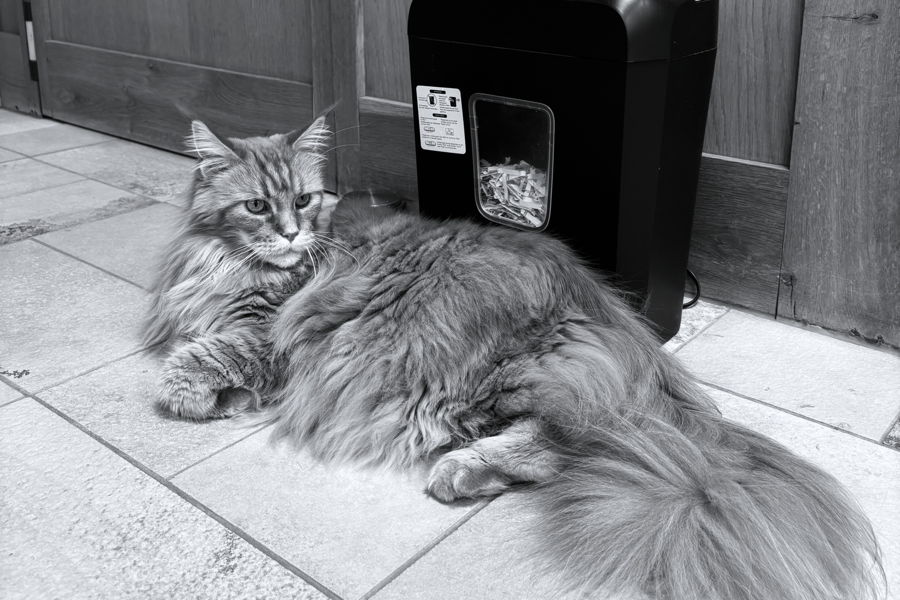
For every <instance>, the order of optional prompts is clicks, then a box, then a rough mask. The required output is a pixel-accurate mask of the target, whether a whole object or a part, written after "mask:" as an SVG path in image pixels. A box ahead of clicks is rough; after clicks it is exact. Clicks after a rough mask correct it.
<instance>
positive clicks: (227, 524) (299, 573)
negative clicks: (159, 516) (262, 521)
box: [31, 394, 342, 600]
mask: <svg viewBox="0 0 900 600" xmlns="http://www.w3.org/2000/svg"><path fill="white" fill-rule="evenodd" d="M31 398H32V399H33V400H34V401H36V402H37V403H39V404H40V405H42V406H43V407H44V408H46V409H48V410H49V411H51V412H53V413H54V414H56V415H57V416H58V417H60V418H62V419H63V420H65V421H67V422H68V423H69V424H70V425H72V426H73V427H75V428H77V429H79V430H80V431H81V432H82V433H85V434H86V435H88V436H90V437H91V438H93V439H94V440H95V441H97V442H99V443H100V444H102V445H103V446H105V447H106V448H107V449H108V450H111V451H112V452H113V453H114V454H116V455H117V456H119V457H120V458H122V459H124V460H125V461H126V462H128V463H130V464H131V465H132V466H134V467H136V468H137V469H139V470H140V471H142V472H143V473H144V474H145V475H148V476H149V477H151V478H152V479H154V480H155V481H156V482H157V483H159V484H160V485H162V486H163V487H165V488H167V489H168V490H169V491H170V492H173V493H174V494H175V495H176V496H178V497H180V498H181V499H182V500H185V501H186V502H187V503H188V504H191V505H192V506H194V508H197V509H198V510H200V511H201V512H202V513H204V514H205V515H206V516H208V517H210V518H211V519H213V520H214V521H216V522H217V523H219V525H221V526H222V527H224V528H225V529H227V530H228V531H230V532H232V533H233V534H235V535H237V536H238V537H240V538H241V539H243V540H244V541H245V542H247V543H248V544H250V545H251V546H253V547H254V548H256V549H257V550H258V551H259V552H262V553H263V554H264V555H265V556H267V557H269V558H270V559H272V560H274V561H275V562H276V563H278V564H279V565H281V566H282V567H283V568H285V569H286V570H287V571H289V572H290V573H292V574H293V575H295V576H296V577H299V578H300V579H302V580H303V581H305V582H306V583H308V584H310V585H311V586H313V587H314V588H316V589H317V590H319V591H320V592H322V593H323V594H325V595H326V596H328V597H329V598H332V599H333V600H342V598H341V597H340V596H338V595H337V594H336V593H334V592H333V591H331V590H330V589H328V588H327V587H325V585H323V584H322V583H319V582H318V581H317V580H316V579H315V578H313V577H312V576H310V575H308V574H307V573H305V572H304V571H303V570H301V569H299V568H298V567H296V566H294V565H293V564H292V563H290V562H289V561H288V560H287V559H285V558H284V557H282V556H281V555H280V554H278V553H277V552H275V551H274V550H272V549H271V548H269V547H268V546H266V545H265V544H263V543H261V542H259V541H258V540H257V539H256V538H254V537H253V536H252V535H250V534H249V533H247V532H246V531H244V530H243V529H241V528H240V527H238V526H237V525H235V524H234V523H232V522H231V521H229V520H228V519H226V518H225V517H223V516H222V515H220V514H218V513H217V512H215V511H213V510H212V509H211V508H209V507H208V506H206V505H205V504H203V503H202V502H200V501H199V500H197V499H196V498H194V497H193V496H191V495H190V494H189V493H187V492H186V491H184V490H183V489H181V488H179V487H178V486H176V485H175V484H173V483H172V482H170V481H169V480H167V479H166V478H165V477H163V476H162V475H160V474H159V473H157V472H156V471H154V470H153V469H151V468H149V467H148V466H146V465H144V464H143V463H141V462H140V461H138V460H137V459H135V458H134V457H132V456H130V455H128V454H126V453H125V452H124V451H122V450H121V449H119V448H117V447H116V446H114V445H112V444H111V443H109V442H108V441H106V440H105V439H103V438H102V437H100V436H99V435H97V434H96V433H94V432H93V431H91V430H90V429H88V428H87V427H85V426H84V425H82V424H81V423H79V422H78V421H76V420H75V419H73V418H72V417H70V416H69V415H67V414H65V413H64V412H62V411H60V410H59V409H57V408H55V407H54V406H52V405H51V404H49V403H47V402H45V401H44V400H42V399H41V398H39V397H38V396H37V395H34V394H31Z"/></svg>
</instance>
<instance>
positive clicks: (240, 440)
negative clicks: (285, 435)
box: [166, 425, 270, 481]
mask: <svg viewBox="0 0 900 600" xmlns="http://www.w3.org/2000/svg"><path fill="white" fill-rule="evenodd" d="M266 427H270V425H260V426H259V427H257V428H256V429H254V430H253V431H251V432H250V433H248V434H247V435H245V436H243V437H241V438H239V439H237V440H234V441H233V442H230V443H229V444H226V445H225V446H222V447H221V448H219V449H218V450H216V451H215V452H213V453H211V454H208V455H207V456H204V457H203V458H201V459H200V460H196V461H194V462H192V463H191V464H189V465H188V466H186V467H183V468H181V469H178V470H177V471H175V472H174V473H172V474H171V475H168V476H167V477H166V479H168V480H170V481H171V480H172V479H175V478H176V477H178V476H179V475H181V474H182V473H184V472H185V471H187V470H188V469H193V468H194V467H196V466H197V465H199V464H201V463H204V462H206V461H208V460H209V459H210V458H212V457H213V456H216V455H217V454H221V453H222V452H224V451H226V450H228V449H229V448H231V447H232V446H236V445H237V444H240V443H241V442H243V441H244V440H246V439H247V438H249V437H251V436H254V435H256V434H257V433H259V432H260V431H262V430H263V429H265V428H266Z"/></svg>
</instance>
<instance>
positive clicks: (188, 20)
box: [44, 0, 312, 83]
mask: <svg viewBox="0 0 900 600" xmlns="http://www.w3.org/2000/svg"><path fill="white" fill-rule="evenodd" d="M310 1H311V0H252V1H251V0H240V1H227V2H223V1H222V0H190V1H185V0H78V2H71V1H70V0H47V8H48V14H49V24H50V27H51V31H50V32H49V33H45V34H44V35H45V37H47V38H48V39H54V40H58V41H65V42H71V43H75V44H82V45H85V46H92V47H97V48H103V49H107V50H116V51H120V52H128V53H131V54H140V55H146V56H152V57H154V58H164V59H168V60H175V61H179V62H185V63H191V64H197V65H202V66H207V67H215V68H219V69H228V70H231V71H237V72H240V73H251V74H256V75H267V76H270V77H279V78H282V79H289V80H291V81H300V82H304V83H310V82H312V28H311V15H310Z"/></svg>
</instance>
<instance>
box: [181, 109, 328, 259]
mask: <svg viewBox="0 0 900 600" xmlns="http://www.w3.org/2000/svg"><path fill="white" fill-rule="evenodd" d="M328 136H329V132H328V128H327V126H326V124H325V117H320V118H318V119H316V120H315V121H314V122H313V124H312V125H310V126H309V127H308V128H306V129H305V130H297V131H293V132H291V133H286V134H277V135H272V136H269V137H252V138H245V139H238V138H228V139H224V140H223V139H220V138H218V137H216V135H215V134H213V133H212V131H210V130H209V128H208V127H207V126H206V125H204V124H203V123H201V122H200V121H194V122H193V123H191V135H190V136H188V138H187V144H188V147H189V149H190V150H192V151H194V152H195V153H196V154H197V156H198V159H199V160H198V162H197V166H196V168H195V176H194V184H193V186H192V190H191V199H190V204H189V207H188V212H189V215H188V218H189V223H190V225H189V226H190V229H191V230H192V231H193V232H195V233H202V234H204V235H211V236H214V237H217V238H219V239H221V240H222V241H223V242H225V244H226V246H227V247H228V249H229V250H230V251H232V252H233V253H234V255H235V256H236V257H238V258H242V259H244V258H247V259H249V258H251V257H252V258H255V259H257V260H260V261H262V262H264V263H267V264H269V265H274V266H275V267H278V268H281V269H289V268H291V267H293V266H294V265H296V264H297V263H298V262H300V261H301V260H303V259H304V257H308V256H311V255H310V252H311V250H312V249H313V248H314V247H315V231H316V229H317V218H318V217H319V216H320V211H322V210H323V203H327V202H328V200H327V195H326V193H325V192H324V189H323V188H324V167H325V155H324V154H323V150H324V148H325V145H326V143H327V139H328Z"/></svg>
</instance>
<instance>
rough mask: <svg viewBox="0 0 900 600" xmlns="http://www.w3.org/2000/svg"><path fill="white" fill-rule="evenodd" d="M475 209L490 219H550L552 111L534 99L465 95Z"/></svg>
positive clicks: (526, 225) (523, 225)
mask: <svg viewBox="0 0 900 600" xmlns="http://www.w3.org/2000/svg"><path fill="white" fill-rule="evenodd" d="M469 118H470V120H471V128H472V140H473V145H474V153H475V178H476V181H477V182H478V192H477V200H476V202H477V203H478V210H479V211H480V212H481V214H482V215H483V216H484V217H485V218H486V219H489V220H491V221H495V222H497V223H502V224H504V225H510V226H512V227H517V228H520V229H534V230H542V229H544V228H545V227H546V226H547V223H548V222H549V220H550V191H551V176H552V174H553V113H552V112H551V111H550V107H549V106H547V105H546V104H541V103H539V102H531V101H528V100H517V99H514V98H505V97H502V96H491V95H487V94H473V95H472V97H471V98H470V100H469Z"/></svg>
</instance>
